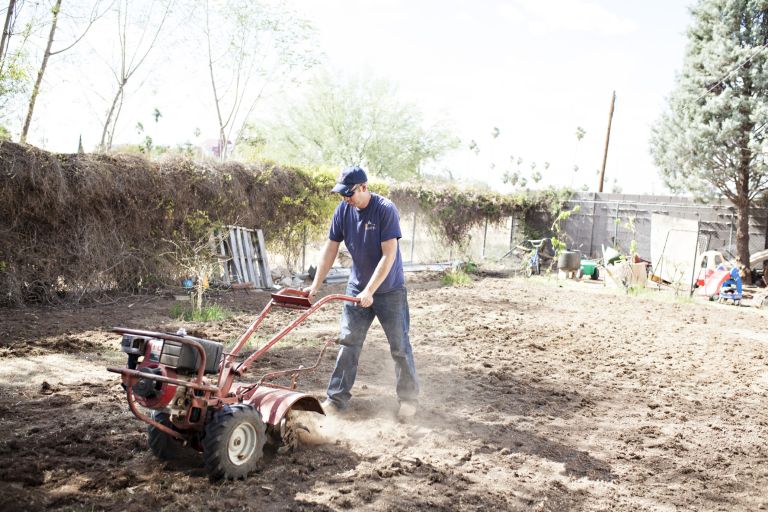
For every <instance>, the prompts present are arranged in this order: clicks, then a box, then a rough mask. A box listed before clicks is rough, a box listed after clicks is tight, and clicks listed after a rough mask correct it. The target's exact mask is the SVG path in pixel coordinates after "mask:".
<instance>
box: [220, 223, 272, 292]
mask: <svg viewBox="0 0 768 512" xmlns="http://www.w3.org/2000/svg"><path fill="white" fill-rule="evenodd" d="M224 227H225V228H226V229H227V230H228V231H227V232H223V233H216V239H217V240H218V241H219V242H218V247H216V248H215V252H216V255H217V256H218V257H219V259H220V261H221V265H220V274H221V276H220V277H221V280H222V281H223V282H224V283H225V284H228V285H230V286H232V287H234V288H244V287H245V288H248V287H252V288H263V289H271V288H272V275H271V274H270V270H269V261H268V259H267V249H266V247H265V245H264V233H263V232H262V231H261V230H260V229H249V228H244V227H241V226H224Z"/></svg>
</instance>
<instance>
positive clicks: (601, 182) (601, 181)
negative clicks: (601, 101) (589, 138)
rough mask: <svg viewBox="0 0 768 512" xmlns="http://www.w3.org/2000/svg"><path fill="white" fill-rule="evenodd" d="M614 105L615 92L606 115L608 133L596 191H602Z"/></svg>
mask: <svg viewBox="0 0 768 512" xmlns="http://www.w3.org/2000/svg"><path fill="white" fill-rule="evenodd" d="M615 103H616V91H613V96H612V97H611V111H610V112H609V113H608V132H607V133H606V134H605V151H604V152H603V168H602V169H600V183H598V186H597V191H598V192H602V191H603V180H604V179H605V163H606V162H607V161H608V142H609V141H610V140H611V121H613V106H614V104H615Z"/></svg>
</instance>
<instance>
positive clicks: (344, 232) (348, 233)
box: [328, 194, 405, 293]
mask: <svg viewBox="0 0 768 512" xmlns="http://www.w3.org/2000/svg"><path fill="white" fill-rule="evenodd" d="M401 237H402V234H401V233H400V216H399V215H398V213H397V208H396V207H395V205H394V204H393V203H392V201H390V200H389V199H387V198H385V197H381V196H380V195H378V194H371V200H370V202H369V203H368V206H366V207H365V208H363V209H362V210H358V209H357V208H356V207H354V206H352V205H350V204H347V203H346V202H345V201H341V202H340V203H339V205H338V206H337V207H336V211H335V212H333V219H332V220H331V229H330V231H329V233H328V238H330V239H331V240H333V241H334V242H344V244H345V245H346V246H347V249H348V250H349V254H350V255H351V256H352V272H351V273H350V276H349V282H350V283H351V284H352V285H353V286H354V287H355V288H357V289H358V290H360V291H362V290H363V288H365V286H366V285H367V284H368V281H370V279H371V276H372V275H373V271H374V270H376V265H378V264H379V260H381V256H382V254H383V253H382V251H381V243H382V242H386V241H387V240H392V239H393V238H396V239H397V240H400V238H401ZM404 285H405V276H404V274H403V260H402V258H401V256H400V242H399V241H398V246H397V252H396V254H395V262H394V263H393V264H392V268H391V269H390V270H389V274H387V277H386V279H384V281H383V282H382V283H381V285H380V286H379V288H378V289H377V290H376V293H385V292H388V291H391V290H395V289H397V288H402V287H403V286H404Z"/></svg>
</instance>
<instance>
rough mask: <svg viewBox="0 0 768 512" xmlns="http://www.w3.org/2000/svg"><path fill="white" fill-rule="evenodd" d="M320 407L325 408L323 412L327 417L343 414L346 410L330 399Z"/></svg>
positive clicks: (324, 401)
mask: <svg viewBox="0 0 768 512" xmlns="http://www.w3.org/2000/svg"><path fill="white" fill-rule="evenodd" d="M320 407H322V408H323V412H324V413H325V415H326V416H331V415H337V414H343V413H344V409H345V408H344V407H342V406H340V405H339V404H338V402H335V401H334V400H331V399H330V398H326V399H325V400H323V403H321V404H320Z"/></svg>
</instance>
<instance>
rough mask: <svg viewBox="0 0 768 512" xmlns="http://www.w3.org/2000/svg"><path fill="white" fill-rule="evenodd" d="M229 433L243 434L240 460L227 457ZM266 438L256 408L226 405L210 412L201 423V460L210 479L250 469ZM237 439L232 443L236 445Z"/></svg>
mask: <svg viewBox="0 0 768 512" xmlns="http://www.w3.org/2000/svg"><path fill="white" fill-rule="evenodd" d="M233 436H243V437H244V438H245V441H246V444H247V445H251V446H250V447H248V446H246V453H245V454H243V455H244V458H243V459H242V460H235V461H233V460H232V459H231V457H230V448H231V447H230V441H233ZM266 440H267V434H266V427H265V425H264V422H263V421H262V420H261V415H260V414H259V412H258V411H257V410H256V409H254V408H253V407H251V406H250V405H232V406H227V407H225V408H224V409H222V410H221V411H219V412H217V413H216V414H214V416H213V418H211V421H209V422H208V424H207V425H206V426H205V437H204V438H203V461H204V462H205V469H206V470H207V471H208V476H209V477H210V479H211V480H221V479H224V480H237V479H244V478H245V477H247V476H248V474H249V473H251V472H252V471H253V470H254V469H256V466H257V465H258V463H259V460H261V457H262V455H263V454H264V443H265V442H266ZM238 445H239V443H235V444H234V448H235V449H236V448H237V446H238Z"/></svg>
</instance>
